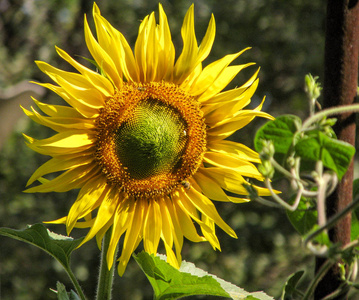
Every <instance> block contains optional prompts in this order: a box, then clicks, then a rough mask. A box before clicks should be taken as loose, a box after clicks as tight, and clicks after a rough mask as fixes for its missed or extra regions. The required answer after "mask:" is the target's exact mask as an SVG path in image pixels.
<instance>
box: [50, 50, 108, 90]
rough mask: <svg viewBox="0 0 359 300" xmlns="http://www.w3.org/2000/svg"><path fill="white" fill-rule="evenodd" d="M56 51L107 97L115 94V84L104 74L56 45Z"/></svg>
mask: <svg viewBox="0 0 359 300" xmlns="http://www.w3.org/2000/svg"><path fill="white" fill-rule="evenodd" d="M56 51H57V53H58V54H59V56H60V57H61V58H63V59H64V60H66V61H67V62H68V63H69V64H71V65H72V66H73V67H74V68H75V69H77V70H78V71H79V72H80V73H81V74H82V75H83V76H84V77H85V78H86V79H87V80H88V81H89V82H90V83H91V85H92V86H93V87H95V88H96V89H97V90H99V91H100V92H101V93H102V94H103V95H104V96H105V97H111V96H112V95H113V94H114V92H115V90H114V88H113V85H112V84H111V82H110V81H109V80H108V79H106V78H105V77H104V76H101V75H100V74H99V73H96V72H94V71H92V70H90V69H88V68H86V67H85V66H83V65H81V64H80V63H78V62H77V61H76V60H74V59H73V58H72V57H71V56H70V55H68V54H67V53H66V52H65V51H64V50H62V49H60V48H58V47H56Z"/></svg>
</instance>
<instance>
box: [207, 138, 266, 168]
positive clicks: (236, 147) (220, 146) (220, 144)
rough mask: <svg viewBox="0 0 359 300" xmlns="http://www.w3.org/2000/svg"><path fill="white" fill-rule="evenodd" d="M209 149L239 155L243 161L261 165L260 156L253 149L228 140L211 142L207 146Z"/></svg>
mask: <svg viewBox="0 0 359 300" xmlns="http://www.w3.org/2000/svg"><path fill="white" fill-rule="evenodd" d="M207 147H208V149H210V150H212V151H214V152H225V153H233V154H236V155H238V156H239V157H240V158H241V159H243V160H247V161H251V162H255V163H260V162H261V160H260V158H259V154H258V153H257V152H255V151H254V150H252V149H251V148H249V147H247V146H245V145H243V144H241V143H237V142H232V141H228V140H222V141H215V142H211V141H209V142H208V144H207Z"/></svg>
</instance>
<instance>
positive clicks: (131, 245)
mask: <svg viewBox="0 0 359 300" xmlns="http://www.w3.org/2000/svg"><path fill="white" fill-rule="evenodd" d="M134 206H135V207H134V214H133V218H132V220H129V224H128V229H127V231H126V236H125V240H124V242H123V248H122V253H121V256H120V258H119V263H118V273H119V275H120V276H122V275H123V273H124V272H125V269H126V266H127V263H128V260H129V259H130V257H131V255H132V253H133V252H134V251H135V249H136V248H137V246H138V244H139V243H140V241H141V240H142V234H141V229H142V228H143V219H144V205H143V203H142V201H134Z"/></svg>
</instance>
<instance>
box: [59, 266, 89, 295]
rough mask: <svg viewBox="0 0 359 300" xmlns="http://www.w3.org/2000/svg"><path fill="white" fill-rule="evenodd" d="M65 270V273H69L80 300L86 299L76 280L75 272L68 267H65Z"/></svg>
mask: <svg viewBox="0 0 359 300" xmlns="http://www.w3.org/2000/svg"><path fill="white" fill-rule="evenodd" d="M64 267H65V266H64ZM65 270H66V272H67V275H69V277H70V279H71V282H72V284H73V285H74V287H75V290H76V293H77V295H78V296H79V297H80V299H81V300H86V297H85V294H84V292H83V290H82V288H81V286H80V284H79V282H78V281H77V278H76V276H75V274H74V273H73V272H72V270H71V269H70V268H67V267H65Z"/></svg>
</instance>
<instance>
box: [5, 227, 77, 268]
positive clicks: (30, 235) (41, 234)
mask: <svg viewBox="0 0 359 300" xmlns="http://www.w3.org/2000/svg"><path fill="white" fill-rule="evenodd" d="M0 235H3V236H7V237H11V238H13V239H17V240H20V241H23V242H25V243H28V244H31V245H34V246H37V247H39V248H41V249H42V250H44V251H45V252H47V253H48V254H50V255H51V256H53V257H54V258H55V259H56V260H58V261H59V262H60V263H61V264H62V265H63V266H64V267H65V269H69V267H70V266H69V263H70V254H71V252H72V251H73V250H75V248H76V247H77V246H79V245H80V243H81V241H82V239H83V238H80V239H76V240H75V239H73V238H71V237H66V236H63V235H59V234H56V233H53V232H51V231H49V230H48V229H47V228H46V227H45V226H44V225H43V224H35V225H31V226H29V227H28V228H26V229H23V230H15V229H11V228H4V227H2V228H0Z"/></svg>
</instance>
